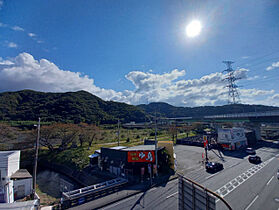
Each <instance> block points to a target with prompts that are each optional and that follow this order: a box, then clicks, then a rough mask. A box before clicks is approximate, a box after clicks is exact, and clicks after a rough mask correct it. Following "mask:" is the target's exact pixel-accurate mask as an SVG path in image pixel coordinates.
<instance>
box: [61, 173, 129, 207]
mask: <svg viewBox="0 0 279 210" xmlns="http://www.w3.org/2000/svg"><path fill="white" fill-rule="evenodd" d="M127 183H128V180H127V179H124V178H120V177H119V178H116V179H112V180H109V181H106V182H102V183H98V184H95V185H91V186H88V187H84V188H80V189H77V190H73V191H69V192H63V193H62V198H61V207H62V209H66V208H69V207H72V206H75V205H79V204H82V203H85V202H87V201H89V200H93V199H95V198H97V197H99V196H102V195H104V194H108V193H110V192H113V191H115V190H117V189H119V188H120V187H122V186H124V185H125V184H127Z"/></svg>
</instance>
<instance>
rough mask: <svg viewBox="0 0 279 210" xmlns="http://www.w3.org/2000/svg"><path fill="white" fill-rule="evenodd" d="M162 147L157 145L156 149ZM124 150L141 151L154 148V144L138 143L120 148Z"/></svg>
mask: <svg viewBox="0 0 279 210" xmlns="http://www.w3.org/2000/svg"><path fill="white" fill-rule="evenodd" d="M162 148H163V147H158V149H162ZM122 150H124V151H142V150H155V145H138V146H134V147H127V148H125V149H122Z"/></svg>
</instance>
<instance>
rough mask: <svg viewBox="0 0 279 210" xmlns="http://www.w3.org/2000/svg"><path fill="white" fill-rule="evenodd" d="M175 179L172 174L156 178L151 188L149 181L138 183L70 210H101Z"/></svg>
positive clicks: (175, 176)
mask: <svg viewBox="0 0 279 210" xmlns="http://www.w3.org/2000/svg"><path fill="white" fill-rule="evenodd" d="M176 178H177V175H176V174H174V175H172V176H160V177H156V178H154V180H153V184H152V186H150V181H145V182H143V183H139V184H136V185H130V186H127V187H126V188H124V189H123V190H120V191H118V192H116V193H112V194H110V195H107V196H104V197H102V198H98V199H96V200H92V201H90V202H87V203H84V204H82V205H79V206H75V207H72V208H70V209H72V210H87V209H101V208H103V207H105V206H107V205H110V204H112V203H115V202H118V201H121V200H123V199H125V198H128V197H131V196H134V195H136V194H138V193H141V192H144V191H146V190H147V189H149V188H152V187H155V186H157V185H160V184H162V183H166V182H168V181H170V180H173V179H176Z"/></svg>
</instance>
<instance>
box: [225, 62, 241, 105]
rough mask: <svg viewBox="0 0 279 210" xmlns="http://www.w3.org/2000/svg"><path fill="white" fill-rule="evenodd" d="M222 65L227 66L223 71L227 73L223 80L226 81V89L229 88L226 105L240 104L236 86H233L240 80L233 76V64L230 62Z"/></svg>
mask: <svg viewBox="0 0 279 210" xmlns="http://www.w3.org/2000/svg"><path fill="white" fill-rule="evenodd" d="M223 63H224V64H226V65H227V69H226V70H224V71H223V73H224V72H227V75H226V78H225V80H227V81H228V85H227V86H226V87H228V88H229V92H228V103H229V104H237V103H240V97H239V93H238V90H237V88H238V86H237V85H236V84H235V81H236V80H239V79H241V78H240V77H239V78H237V77H235V75H234V72H235V71H234V70H233V69H232V64H233V63H234V62H232V61H223Z"/></svg>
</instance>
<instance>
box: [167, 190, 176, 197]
mask: <svg viewBox="0 0 279 210" xmlns="http://www.w3.org/2000/svg"><path fill="white" fill-rule="evenodd" d="M177 193H178V191H177V192H175V193H173V194H171V195H169V196H167V199H168V198H170V197H172V196H174V195H176V194H177Z"/></svg>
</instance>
